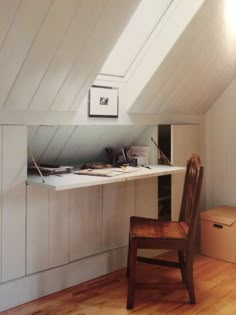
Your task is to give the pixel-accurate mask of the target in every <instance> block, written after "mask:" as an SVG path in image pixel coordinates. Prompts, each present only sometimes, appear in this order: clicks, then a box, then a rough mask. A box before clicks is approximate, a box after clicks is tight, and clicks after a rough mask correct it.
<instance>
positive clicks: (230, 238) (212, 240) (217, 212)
mask: <svg viewBox="0 0 236 315" xmlns="http://www.w3.org/2000/svg"><path fill="white" fill-rule="evenodd" d="M200 217H201V253H202V254H203V255H206V256H210V257H214V258H218V259H221V260H225V261H228V262H232V263H236V245H235V243H236V207H229V206H220V207H217V208H214V209H209V210H207V211H205V212H202V213H201V214H200Z"/></svg>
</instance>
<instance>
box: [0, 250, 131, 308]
mask: <svg viewBox="0 0 236 315" xmlns="http://www.w3.org/2000/svg"><path fill="white" fill-rule="evenodd" d="M126 257H127V247H122V248H118V249H114V250H111V251H109V252H105V253H101V254H99V255H94V256H91V257H87V258H85V259H81V260H78V261H75V262H71V263H69V264H66V265H63V266H60V267H57V268H53V269H50V270H45V271H42V272H39V273H36V274H32V275H29V276H25V277H22V278H19V279H16V280H13V281H9V282H5V283H2V284H1V285H0V297H1V298H0V311H4V310H6V309H9V308H12V307H14V306H17V305H20V304H23V303H26V302H29V301H32V300H35V299H38V298H40V297H42V296H45V295H48V294H51V293H54V292H57V291H60V290H63V289H65V288H68V287H71V286H73V285H76V284H79V283H82V282H85V281H88V280H91V279H94V278H96V277H99V276H102V275H105V274H107V273H109V272H112V271H115V270H118V269H120V268H123V267H124V266H125V265H126Z"/></svg>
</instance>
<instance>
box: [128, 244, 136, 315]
mask: <svg viewBox="0 0 236 315" xmlns="http://www.w3.org/2000/svg"><path fill="white" fill-rule="evenodd" d="M136 259H137V242H136V241H135V240H130V255H129V280H128V296H127V309H128V310H129V309H131V308H133V305H134V295H135V283H136Z"/></svg>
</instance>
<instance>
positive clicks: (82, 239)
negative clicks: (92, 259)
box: [69, 186, 102, 261]
mask: <svg viewBox="0 0 236 315" xmlns="http://www.w3.org/2000/svg"><path fill="white" fill-rule="evenodd" d="M101 251H102V186H92V187H86V188H79V189H72V190H70V191H69V261H73V260H77V259H79V258H82V257H86V256H90V255H94V254H96V253H99V252H101Z"/></svg>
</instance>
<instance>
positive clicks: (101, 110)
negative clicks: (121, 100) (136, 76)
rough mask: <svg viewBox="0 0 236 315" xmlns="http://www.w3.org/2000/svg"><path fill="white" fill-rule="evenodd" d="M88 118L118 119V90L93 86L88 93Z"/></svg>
mask: <svg viewBox="0 0 236 315" xmlns="http://www.w3.org/2000/svg"><path fill="white" fill-rule="evenodd" d="M89 117H115V118H117V117H118V88H113V87H105V86H97V85H93V86H92V87H91V88H90V91H89Z"/></svg>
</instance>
